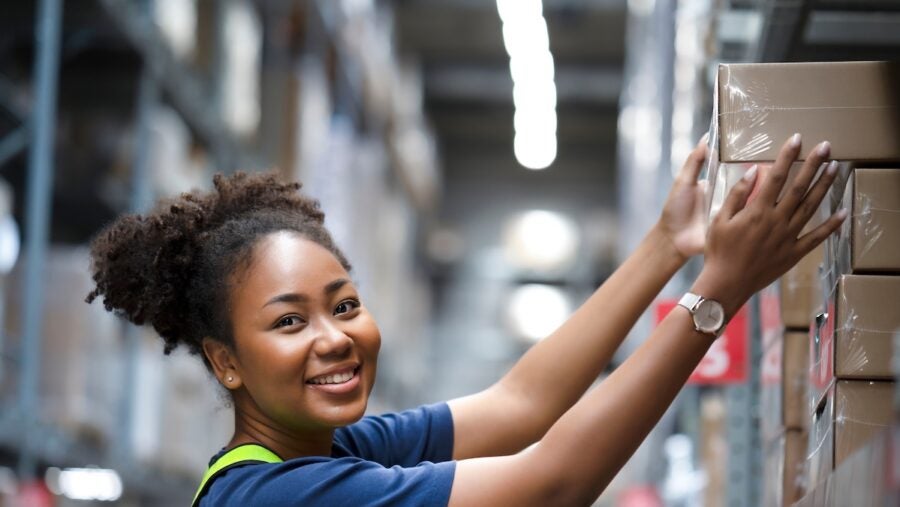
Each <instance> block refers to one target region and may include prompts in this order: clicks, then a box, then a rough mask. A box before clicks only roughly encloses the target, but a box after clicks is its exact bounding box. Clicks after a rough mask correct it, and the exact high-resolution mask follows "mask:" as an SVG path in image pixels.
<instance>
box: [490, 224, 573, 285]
mask: <svg viewBox="0 0 900 507" xmlns="http://www.w3.org/2000/svg"><path fill="white" fill-rule="evenodd" d="M578 243H579V234H578V228H577V227H576V225H575V224H574V223H573V222H572V221H571V220H569V219H568V218H567V217H565V216H564V215H561V214H560V213H556V212H553V211H546V210H531V211H527V212H525V213H522V214H521V215H519V216H517V217H516V218H514V219H513V220H512V221H511V222H510V224H509V226H508V227H507V229H506V234H505V237H504V247H505V249H506V256H507V258H508V260H509V261H510V262H512V263H513V264H515V265H516V266H517V267H519V268H523V269H529V270H533V271H545V272H546V271H554V270H559V269H562V268H565V267H567V266H570V265H571V264H572V263H573V262H574V261H575V254H576V253H577V251H578Z"/></svg>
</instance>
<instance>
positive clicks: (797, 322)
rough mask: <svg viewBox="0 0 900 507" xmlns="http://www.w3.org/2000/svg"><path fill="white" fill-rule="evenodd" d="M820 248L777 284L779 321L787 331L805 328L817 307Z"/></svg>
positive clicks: (813, 316)
mask: <svg viewBox="0 0 900 507" xmlns="http://www.w3.org/2000/svg"><path fill="white" fill-rule="evenodd" d="M823 251H824V247H823V246H822V245H819V246H818V247H816V248H815V249H814V250H813V251H812V252H810V253H809V254H807V255H806V256H805V257H804V258H803V259H801V260H800V262H798V263H797V265H795V266H794V267H793V268H791V269H790V270H788V272H787V273H785V274H784V275H783V276H782V277H781V278H780V279H779V281H778V284H779V289H780V291H781V297H780V299H781V320H782V321H783V322H784V327H786V328H788V329H803V330H807V329H809V325H810V323H811V322H812V321H813V319H814V318H815V316H816V312H817V311H818V310H819V308H820V307H821V302H820V300H821V297H822V290H821V287H820V285H819V280H820V273H819V266H820V265H821V264H822V260H823Z"/></svg>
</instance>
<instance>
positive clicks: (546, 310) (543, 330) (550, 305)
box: [507, 283, 572, 342]
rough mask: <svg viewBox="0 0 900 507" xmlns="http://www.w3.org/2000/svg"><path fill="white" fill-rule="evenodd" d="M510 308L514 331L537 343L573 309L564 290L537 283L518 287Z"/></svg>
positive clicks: (509, 315) (509, 317)
mask: <svg viewBox="0 0 900 507" xmlns="http://www.w3.org/2000/svg"><path fill="white" fill-rule="evenodd" d="M508 308H509V314H508V316H507V317H508V319H509V324H510V327H511V328H512V329H513V331H514V332H515V333H516V334H517V335H519V336H521V337H522V338H525V339H528V340H530V341H535V342H536V341H539V340H541V339H542V338H544V337H546V336H547V335H549V334H550V333H552V332H553V331H555V330H556V329H557V328H558V327H559V326H560V325H562V323H563V322H565V321H566V319H567V318H568V317H569V314H570V313H571V312H572V309H571V305H570V304H569V299H568V298H567V297H566V295H565V293H563V291H561V290H560V289H559V288H557V287H554V286H552V285H545V284H537V283H535V284H528V285H523V286H521V287H519V288H517V289H516V290H515V292H513V294H512V297H511V298H510V301H509V307H508Z"/></svg>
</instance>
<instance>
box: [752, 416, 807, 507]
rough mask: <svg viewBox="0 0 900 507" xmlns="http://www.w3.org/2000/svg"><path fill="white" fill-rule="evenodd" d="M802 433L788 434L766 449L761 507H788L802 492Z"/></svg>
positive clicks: (793, 432) (790, 431) (803, 479)
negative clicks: (762, 506)
mask: <svg viewBox="0 0 900 507" xmlns="http://www.w3.org/2000/svg"><path fill="white" fill-rule="evenodd" d="M808 439H809V437H808V436H807V434H806V432H805V431H801V430H788V431H786V432H784V433H782V434H781V435H779V436H778V437H777V438H776V439H775V440H774V441H772V443H770V444H769V445H768V446H766V450H765V452H766V455H765V466H764V470H765V477H764V483H763V505H766V506H769V507H772V506H788V505H792V504H793V503H794V502H796V501H797V500H799V499H800V498H801V497H802V496H803V494H804V492H805V483H806V476H805V472H804V469H805V461H806V446H807V441H808Z"/></svg>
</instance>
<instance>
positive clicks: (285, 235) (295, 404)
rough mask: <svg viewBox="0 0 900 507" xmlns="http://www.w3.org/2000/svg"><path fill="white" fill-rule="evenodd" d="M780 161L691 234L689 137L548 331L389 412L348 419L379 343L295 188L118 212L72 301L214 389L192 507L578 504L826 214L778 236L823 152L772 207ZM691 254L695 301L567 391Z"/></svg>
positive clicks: (810, 187) (788, 153)
mask: <svg viewBox="0 0 900 507" xmlns="http://www.w3.org/2000/svg"><path fill="white" fill-rule="evenodd" d="M799 151H800V137H799V135H795V136H794V137H792V138H791V139H790V140H788V142H787V143H786V144H785V145H784V147H783V148H782V150H781V152H780V154H779V157H778V160H777V161H776V162H775V163H774V164H773V166H772V167H771V170H770V171H769V172H768V173H767V174H766V177H765V178H762V179H761V181H760V183H759V185H756V179H757V171H756V168H753V169H751V170H750V171H748V172H747V175H746V176H745V177H744V178H743V179H742V180H741V181H740V183H738V184H737V186H735V188H734V189H733V190H732V191H731V193H730V194H729V195H728V198H727V200H726V202H725V204H724V205H723V207H722V209H721V211H720V212H719V214H718V215H717V217H716V218H715V220H713V222H712V224H711V226H710V228H709V232H708V235H707V234H705V233H704V230H705V227H704V223H705V217H704V216H703V210H702V208H703V204H702V201H703V191H702V190H701V186H700V185H699V184H698V182H697V177H698V174H699V173H700V170H701V167H702V165H703V161H704V159H705V156H706V147H705V146H704V143H703V142H701V143H700V144H699V145H698V146H697V148H696V149H695V150H694V151H693V152H692V153H691V155H690V157H689V158H688V160H687V162H686V163H685V165H684V167H683V168H682V169H681V171H680V173H679V174H678V176H677V178H676V181H675V184H674V187H673V189H672V191H671V193H670V195H669V197H668V200H667V202H666V204H665V207H664V210H663V213H662V216H661V218H660V220H659V222H658V224H657V225H656V226H655V227H654V228H653V229H652V230H651V231H650V232H649V233H648V235H647V236H646V238H645V239H644V241H643V242H642V243H641V245H640V246H639V247H638V248H637V250H636V251H635V252H634V253H633V254H632V255H631V257H629V258H628V260H626V261H625V263H624V264H623V265H622V266H621V267H620V268H619V269H618V270H617V271H616V272H615V273H614V274H613V275H612V276H611V277H610V278H609V280H607V281H606V283H604V284H603V286H601V287H600V288H599V289H598V290H597V292H596V293H595V294H593V295H592V296H591V297H590V298H589V299H588V300H587V301H586V302H585V303H584V305H583V306H582V307H581V308H580V309H579V310H578V311H577V312H575V314H574V315H572V317H571V318H570V319H569V320H568V321H567V322H566V323H565V324H563V325H562V326H561V327H560V328H559V329H558V330H557V331H555V332H554V333H553V334H552V335H551V336H549V337H547V338H546V339H545V340H543V341H541V342H539V343H538V344H536V345H535V346H534V347H532V348H531V350H529V351H528V352H527V353H526V354H525V355H524V356H523V357H522V358H521V359H520V360H519V361H518V363H516V365H515V366H514V367H513V368H512V369H511V370H510V371H509V372H508V373H507V374H506V375H505V376H504V377H503V378H501V379H500V380H499V381H498V382H497V383H496V384H494V385H493V386H491V387H490V388H488V389H486V390H484V391H482V392H480V393H477V394H474V395H471V396H468V397H464V398H460V399H456V400H452V401H450V402H449V403H441V404H437V405H432V406H426V407H420V408H418V409H415V410H411V411H407V412H403V413H399V414H391V415H386V416H381V417H365V418H363V413H364V411H365V409H366V403H367V401H368V396H369V393H370V391H371V389H372V384H373V381H374V379H375V367H376V363H377V358H378V350H379V345H380V335H379V332H378V328H377V327H376V325H375V322H374V321H373V319H372V316H371V315H370V314H369V313H368V312H367V310H366V307H365V306H364V305H363V304H362V303H361V301H360V298H359V295H358V292H357V290H356V288H355V287H354V285H353V282H352V281H351V279H350V276H349V274H348V272H349V271H350V265H349V263H348V262H347V260H346V259H345V258H344V256H343V255H342V254H341V252H340V251H339V250H338V249H337V247H336V246H335V245H334V243H333V242H332V240H331V238H330V237H329V235H328V233H327V232H326V230H325V229H324V228H323V225H322V224H323V219H324V216H323V214H322V212H321V211H319V209H318V205H317V203H316V202H315V201H312V200H310V199H308V198H305V197H302V196H300V195H298V193H297V190H298V189H299V185H298V184H281V183H278V182H277V181H275V180H274V178H273V177H272V176H246V175H236V176H233V177H231V178H223V177H216V179H215V186H216V190H215V191H214V192H210V193H196V192H195V193H189V194H184V195H182V196H181V197H180V198H178V199H175V200H173V201H169V202H165V203H163V204H161V205H160V206H159V207H158V208H157V209H156V210H155V211H154V212H152V213H151V214H149V215H147V216H124V217H121V218H120V219H119V220H118V221H116V222H115V223H113V224H112V225H111V226H109V227H108V228H107V229H106V230H105V231H104V232H103V233H102V234H101V235H100V236H99V237H98V238H97V239H96V240H95V242H94V245H93V251H92V254H93V262H94V266H93V269H94V280H95V282H96V289H95V290H94V291H93V292H92V293H91V294H90V295H89V297H88V301H91V300H93V299H94V298H95V297H98V296H102V297H103V300H104V304H105V306H106V308H107V309H109V310H112V311H116V312H117V313H120V314H122V315H124V316H125V317H126V318H128V319H129V320H131V321H132V322H134V323H136V324H143V323H149V324H151V325H153V327H154V328H155V329H156V331H157V332H158V333H159V335H160V336H161V337H162V338H163V340H165V350H166V352H169V351H171V350H172V349H174V348H175V347H177V346H179V345H185V346H187V347H188V349H189V350H190V351H191V352H193V353H195V354H198V355H200V357H201V358H202V359H203V361H204V363H205V364H206V366H207V368H209V369H210V371H211V372H212V373H213V374H214V375H215V376H216V378H217V379H218V381H219V382H220V383H221V384H222V385H223V386H224V387H225V388H227V389H228V390H229V392H230V394H231V397H232V399H233V402H234V403H233V404H234V418H235V431H234V436H233V438H232V439H231V441H230V442H228V444H227V445H226V447H225V448H224V449H223V450H222V452H220V453H219V454H217V455H216V456H214V457H213V459H212V460H211V465H212V466H211V469H210V471H209V472H208V474H207V477H206V478H205V479H204V484H203V485H202V487H201V489H200V491H198V495H197V497H196V498H195V505H201V506H231V505H234V506H247V505H266V506H293V505H329V506H331V505H397V504H403V505H447V504H450V505H454V506H456V505H538V506H545V505H588V504H590V503H591V502H592V501H593V500H594V499H595V498H596V497H597V496H598V495H599V494H600V493H601V492H602V491H603V489H604V488H605V487H606V485H607V484H608V483H609V481H610V480H611V479H612V478H613V476H614V475H615V474H616V472H617V471H618V470H619V468H620V467H622V465H623V464H624V463H625V462H626V460H627V459H628V457H629V456H630V455H631V454H632V453H633V452H634V450H635V449H636V448H637V447H638V445H639V444H640V443H641V441H642V440H643V439H644V437H645V436H646V435H647V433H648V432H649V431H650V429H651V428H652V427H653V426H654V424H655V423H656V422H657V420H658V419H659V418H660V417H661V416H662V414H663V412H664V411H665V410H666V408H667V407H668V406H669V404H670V403H671V402H672V399H673V398H674V397H675V395H676V393H677V392H678V391H679V390H680V389H681V386H682V385H683V384H684V382H685V380H686V379H687V377H688V375H689V374H690V373H691V371H692V370H693V369H694V367H695V366H696V365H697V363H698V362H699V361H700V359H701V358H702V357H703V355H704V353H705V352H706V350H707V349H708V348H709V346H710V345H711V344H712V342H713V340H715V338H716V336H717V334H718V333H719V332H720V331H721V329H722V327H723V326H724V325H725V323H726V322H727V321H728V319H729V318H730V317H731V316H732V315H734V313H735V312H736V311H737V310H738V308H740V307H741V305H743V303H744V302H745V301H747V299H748V298H749V297H750V296H751V295H752V294H753V293H754V292H756V291H757V290H759V289H760V288H762V287H764V286H766V285H767V284H769V283H771V282H772V281H773V280H774V279H776V278H777V277H778V276H780V275H781V274H782V273H784V272H785V271H786V270H787V269H789V268H790V267H791V266H792V265H793V264H794V263H796V261H797V260H798V259H800V258H801V257H802V256H804V255H805V254H806V253H807V252H809V251H810V250H811V249H812V248H813V247H815V246H816V245H817V244H819V243H820V242H821V241H822V240H824V239H825V237H827V236H828V235H829V234H831V232H833V231H834V230H835V229H836V228H837V227H838V226H839V224H840V223H841V221H842V220H843V219H844V218H845V214H844V213H837V214H835V215H834V216H833V217H831V218H830V219H829V220H828V221H827V222H825V223H824V224H823V225H821V226H819V227H818V228H816V229H814V230H813V231H812V232H810V233H808V234H806V235H803V236H800V237H799V238H798V235H799V234H800V231H801V229H802V228H803V226H804V224H806V223H807V221H808V220H809V218H810V217H811V216H812V215H813V212H814V210H815V209H816V208H817V207H818V204H819V202H820V201H821V200H822V198H823V196H824V195H825V193H826V191H827V189H828V188H829V187H830V185H831V183H832V181H833V180H834V173H835V167H836V165H835V164H833V163H832V164H829V165H828V166H827V169H826V170H825V171H824V172H823V173H822V176H821V177H820V178H819V179H818V180H816V181H815V182H814V181H813V180H814V179H815V174H816V171H817V169H818V168H819V167H820V165H821V164H822V163H824V162H825V161H826V159H827V158H828V155H829V145H828V143H822V144H821V145H819V146H818V147H817V148H816V149H815V150H813V151H812V152H811V154H810V155H809V156H808V157H807V160H806V162H805V164H804V165H803V169H802V170H801V171H800V173H799V174H798V177H797V178H796V179H795V180H794V182H793V183H792V186H791V188H790V189H788V191H787V192H785V193H784V197H783V198H782V199H781V200H778V196H779V195H781V191H782V187H783V186H784V184H785V181H786V179H787V172H788V168H789V167H790V165H791V163H792V162H793V161H794V160H796V158H797V156H798V154H799ZM751 190H754V194H753V198H752V199H749V197H750V194H751ZM748 200H749V202H748ZM704 238H706V239H705V241H704ZM704 243H705V245H704ZM701 252H705V263H704V267H703V270H702V272H701V274H700V275H699V276H698V278H697V279H696V281H695V282H694V284H693V286H692V287H691V290H690V293H691V294H693V295H696V296H700V297H702V298H699V299H698V298H697V297H687V298H686V299H685V301H684V302H683V307H676V308H675V309H674V310H672V312H671V313H670V314H669V315H668V316H667V317H666V318H665V319H664V320H663V321H662V323H661V324H660V325H659V326H658V327H657V328H656V329H655V330H654V331H653V332H652V334H651V335H650V337H649V338H648V339H647V340H646V341H645V342H644V343H643V345H641V347H640V348H639V349H638V350H637V351H636V352H635V353H634V354H633V355H632V356H631V357H630V358H629V359H628V360H627V361H626V362H625V363H624V364H622V365H621V366H620V367H619V368H617V369H616V370H615V371H614V372H613V373H612V374H611V375H610V376H609V378H607V379H606V380H605V381H604V382H602V383H601V384H600V385H599V386H598V387H597V388H595V389H593V390H592V391H591V392H590V393H588V394H587V395H586V396H584V397H582V395H583V394H584V392H585V391H586V390H587V388H588V387H589V386H590V384H591V383H592V381H593V380H594V379H595V378H596V377H597V375H598V374H599V373H600V372H601V371H602V370H603V368H604V367H605V365H606V364H607V363H608V362H609V360H610V358H611V357H612V355H613V352H614V351H615V350H616V348H617V347H618V346H619V344H620V343H621V341H622V339H623V338H624V337H625V335H626V334H627V332H628V331H629V329H630V328H631V327H632V326H633V325H634V323H635V321H636V320H637V318H638V316H639V315H640V314H641V313H642V312H643V311H644V310H645V309H646V308H647V306H648V305H649V304H650V303H651V301H652V300H653V298H654V297H655V296H656V295H657V293H658V292H659V291H660V290H661V288H662V287H663V285H664V284H665V283H666V282H667V281H668V280H669V278H670V277H671V276H672V275H673V274H674V273H675V272H676V271H677V270H678V268H679V267H681V266H682V265H683V264H684V263H685V261H686V260H687V259H688V257H690V256H692V255H695V254H698V253H701ZM763 254H764V255H763ZM535 443H536V445H532V444H535ZM526 448H527V449H526ZM523 449H524V450H523Z"/></svg>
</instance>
